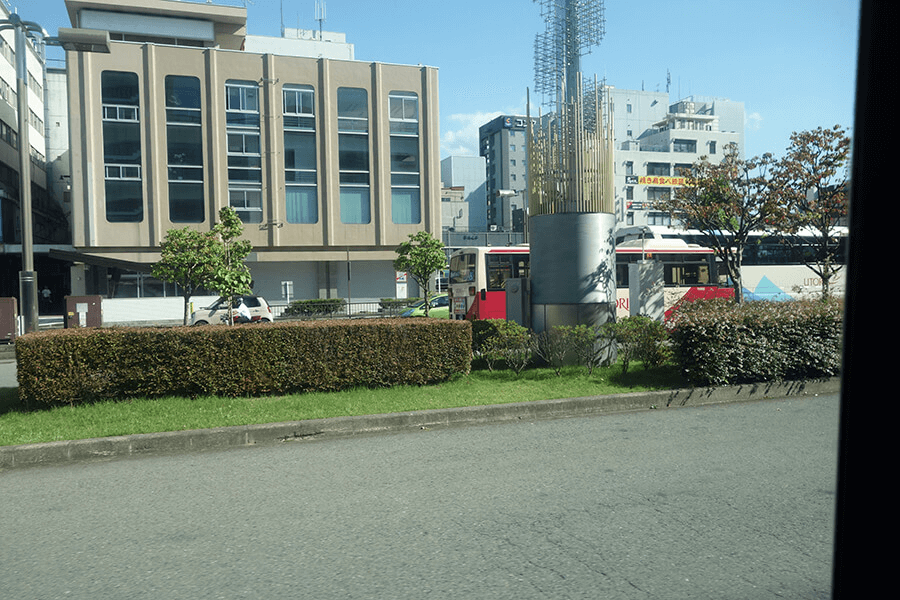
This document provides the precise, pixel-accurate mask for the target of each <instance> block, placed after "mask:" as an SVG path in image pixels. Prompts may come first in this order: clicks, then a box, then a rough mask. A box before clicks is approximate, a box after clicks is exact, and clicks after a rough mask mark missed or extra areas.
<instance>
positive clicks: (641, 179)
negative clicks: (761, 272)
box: [605, 86, 744, 226]
mask: <svg viewBox="0 0 900 600" xmlns="http://www.w3.org/2000/svg"><path fill="white" fill-rule="evenodd" d="M605 89H606V91H607V93H608V94H609V96H610V99H611V100H612V103H613V130H614V137H615V151H614V156H615V163H616V164H615V189H616V220H617V222H618V223H619V225H620V226H622V225H624V226H631V225H669V224H670V221H671V220H670V217H669V215H668V213H665V212H662V211H660V210H657V209H656V208H655V203H656V202H657V201H658V200H663V199H665V198H668V197H669V196H670V195H671V194H672V193H674V190H675V189H676V188H677V187H679V186H680V185H681V184H682V183H683V181H684V180H683V178H682V177H680V176H679V169H681V168H684V167H688V166H690V165H691V164H693V163H694V162H697V161H698V160H700V158H701V157H703V156H707V157H709V158H710V160H715V159H716V157H717V156H722V155H723V153H724V149H725V146H727V145H728V144H731V143H734V144H737V147H738V150H739V152H740V153H741V155H743V149H744V104H743V103H742V102H733V101H731V100H725V99H720V98H702V97H697V96H689V97H687V98H685V99H683V100H680V101H678V102H676V103H674V104H671V105H670V104H669V103H668V99H669V96H668V94H667V93H665V92H645V91H639V90H620V89H616V88H614V87H609V86H608V87H606V88H605Z"/></svg>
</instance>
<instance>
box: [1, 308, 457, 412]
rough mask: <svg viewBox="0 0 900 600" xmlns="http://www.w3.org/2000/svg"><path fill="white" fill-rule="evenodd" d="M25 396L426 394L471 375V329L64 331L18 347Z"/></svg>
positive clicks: (352, 324) (278, 326)
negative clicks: (376, 390)
mask: <svg viewBox="0 0 900 600" xmlns="http://www.w3.org/2000/svg"><path fill="white" fill-rule="evenodd" d="M16 357H17V360H18V379H19V396H20V398H21V399H22V400H24V401H26V402H29V403H31V402H37V403H43V404H49V405H56V404H77V403H83V402H93V401H98V400H108V399H114V400H125V399H129V398H139V397H140V398H154V397H162V396H184V397H196V396H201V395H203V396H206V395H215V396H250V397H252V396H264V395H273V394H286V393H296V392H306V391H334V390H340V389H347V388H353V387H385V386H391V385H397V384H410V385H423V384H427V383H434V382H439V381H445V380H447V379H448V378H449V377H451V376H452V375H454V374H456V373H468V372H469V368H470V365H471V359H472V330H471V326H470V324H469V323H468V322H466V321H449V320H445V319H402V320H399V319H364V320H363V319H360V320H346V321H344V320H336V321H316V322H285V323H273V324H264V325H238V326H233V327H225V326H204V327H175V328H110V329H64V330H55V331H46V332H38V333H32V334H28V335H24V336H21V337H19V338H17V339H16Z"/></svg>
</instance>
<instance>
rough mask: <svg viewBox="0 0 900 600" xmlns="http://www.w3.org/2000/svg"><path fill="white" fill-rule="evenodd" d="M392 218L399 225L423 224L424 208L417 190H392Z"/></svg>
mask: <svg viewBox="0 0 900 600" xmlns="http://www.w3.org/2000/svg"><path fill="white" fill-rule="evenodd" d="M391 218H392V219H393V221H394V223H397V224H415V223H421V222H422V208H421V202H420V201H419V190H417V189H393V190H391Z"/></svg>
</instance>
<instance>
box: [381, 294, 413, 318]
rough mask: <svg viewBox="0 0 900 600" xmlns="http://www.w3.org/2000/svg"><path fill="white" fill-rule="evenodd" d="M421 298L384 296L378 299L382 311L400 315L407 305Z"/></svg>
mask: <svg viewBox="0 0 900 600" xmlns="http://www.w3.org/2000/svg"><path fill="white" fill-rule="evenodd" d="M420 299H421V298H382V299H381V300H379V301H378V306H380V307H381V311H382V312H383V313H385V314H388V315H399V314H400V313H401V312H403V311H404V310H405V309H406V307H407V306H411V305H413V304H414V303H415V302H417V301H418V300H420Z"/></svg>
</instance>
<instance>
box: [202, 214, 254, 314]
mask: <svg viewBox="0 0 900 600" xmlns="http://www.w3.org/2000/svg"><path fill="white" fill-rule="evenodd" d="M243 232H244V224H243V223H242V222H241V219H240V217H238V215H237V213H236V212H235V211H234V209H233V208H231V207H230V206H223V207H222V209H221V210H220V211H219V222H218V223H216V224H215V226H214V227H213V230H212V234H213V236H214V237H215V239H216V242H217V247H216V249H217V255H218V260H217V261H216V262H215V264H214V267H215V268H214V271H213V274H212V278H211V280H210V287H211V288H212V289H214V290H215V291H216V292H218V293H219V295H221V296H223V297H225V298H228V299H230V300H233V299H234V298H235V297H237V296H240V295H242V294H249V293H250V292H251V291H252V290H251V282H252V279H251V277H250V268H249V267H248V266H247V264H246V263H245V262H244V261H245V260H246V258H247V255H249V254H250V252H251V251H252V250H253V245H252V244H251V243H250V241H249V240H240V239H238V238H239V237H240V236H241V234H242V233H243ZM233 317H234V315H233V314H232V304H229V309H228V323H229V324H231V323H233V322H234V318H233Z"/></svg>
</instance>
